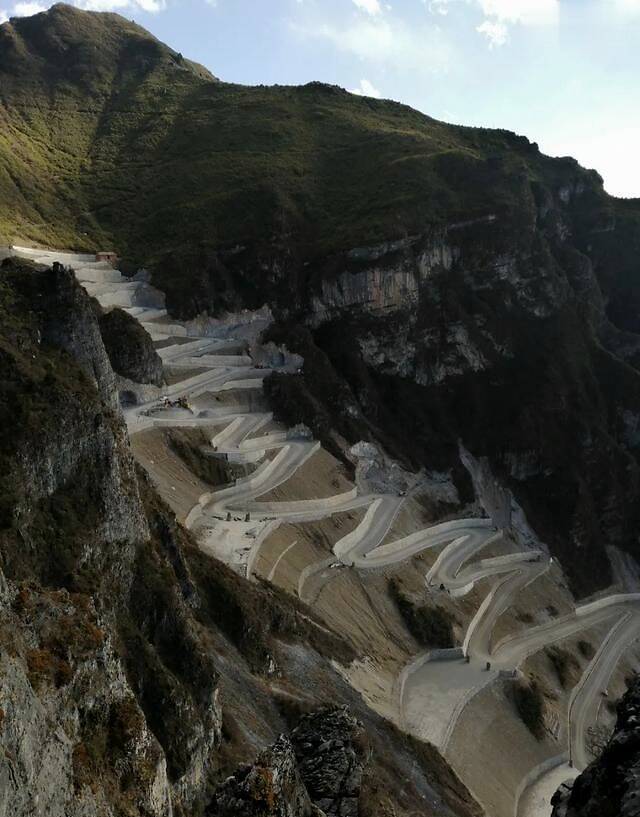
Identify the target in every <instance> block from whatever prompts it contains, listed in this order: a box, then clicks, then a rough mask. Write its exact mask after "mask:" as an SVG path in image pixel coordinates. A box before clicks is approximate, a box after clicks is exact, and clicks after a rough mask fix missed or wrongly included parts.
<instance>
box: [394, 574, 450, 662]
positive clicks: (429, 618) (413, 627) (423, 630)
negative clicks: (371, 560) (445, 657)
mask: <svg viewBox="0 0 640 817" xmlns="http://www.w3.org/2000/svg"><path fill="white" fill-rule="evenodd" d="M389 592H390V594H391V598H392V599H393V600H394V602H395V603H396V606H397V608H398V611H399V613H400V615H401V616H402V618H403V619H404V622H405V624H406V626H407V629H408V630H409V632H410V633H411V635H412V636H413V637H414V638H415V640H416V641H417V642H418V644H420V645H422V646H423V647H434V648H436V649H446V648H449V647H454V646H455V639H454V636H453V617H452V616H451V614H450V613H449V612H448V611H447V610H445V609H444V608H443V607H429V606H428V605H426V604H423V605H420V606H417V605H415V604H414V603H413V602H412V601H411V600H410V599H408V598H407V597H406V596H405V595H404V594H403V592H402V591H401V590H400V587H399V586H398V583H397V582H396V581H395V580H394V579H392V580H391V581H390V582H389Z"/></svg>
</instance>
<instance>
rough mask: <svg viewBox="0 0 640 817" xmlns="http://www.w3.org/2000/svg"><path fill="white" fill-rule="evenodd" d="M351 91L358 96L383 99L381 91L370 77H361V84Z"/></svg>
mask: <svg viewBox="0 0 640 817" xmlns="http://www.w3.org/2000/svg"><path fill="white" fill-rule="evenodd" d="M349 93H350V94H356V95H357V96H372V97H374V99H382V94H381V93H380V91H379V90H378V89H377V88H376V87H375V85H374V84H373V83H372V82H369V80H368V79H361V80H360V86H359V87H358V88H350V89H349Z"/></svg>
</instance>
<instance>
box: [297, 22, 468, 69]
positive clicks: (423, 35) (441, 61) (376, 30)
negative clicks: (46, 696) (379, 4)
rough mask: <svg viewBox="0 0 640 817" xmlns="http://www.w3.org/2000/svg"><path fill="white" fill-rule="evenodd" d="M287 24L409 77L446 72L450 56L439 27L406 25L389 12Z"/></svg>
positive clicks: (300, 35) (304, 34) (298, 31)
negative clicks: (340, 20)
mask: <svg viewBox="0 0 640 817" xmlns="http://www.w3.org/2000/svg"><path fill="white" fill-rule="evenodd" d="M290 25H291V29H292V31H293V32H294V33H295V34H297V35H298V36H299V37H301V38H303V39H316V40H326V41H328V42H330V43H331V44H332V45H333V46H334V47H335V48H337V49H338V50H339V51H342V52H344V53H347V54H351V55H353V56H355V57H357V58H358V59H360V60H362V61H363V62H369V63H373V64H376V65H380V66H384V67H385V68H388V69H391V70H394V71H400V72H405V73H409V74H411V75H412V76H415V75H416V74H425V73H429V74H433V73H443V72H446V71H447V70H448V68H449V66H450V65H451V63H452V59H453V58H452V54H451V47H450V45H449V43H448V42H447V40H446V39H445V37H444V36H443V34H442V32H441V31H440V30H439V29H437V28H435V27H434V26H433V25H424V26H408V25H407V24H406V23H405V22H404V21H403V20H402V19H400V18H399V17H396V16H393V15H385V16H384V17H379V18H376V19H372V18H361V17H359V18H357V19H355V20H352V21H351V22H350V23H346V24H343V25H339V24H334V23H320V22H317V21H314V22H312V23H306V24H298V23H291V24H290Z"/></svg>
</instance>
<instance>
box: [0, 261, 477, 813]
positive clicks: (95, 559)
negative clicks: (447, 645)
mask: <svg viewBox="0 0 640 817" xmlns="http://www.w3.org/2000/svg"><path fill="white" fill-rule="evenodd" d="M0 412H1V415H0V421H1V422H0V429H1V432H0V473H1V474H2V486H1V487H2V490H1V492H0V493H1V497H2V504H1V506H0V511H1V513H0V815H1V817H27V815H43V816H44V815H46V816H47V817H94V816H95V817H98V816H99V817H105V816H106V815H109V816H111V815H112V816H113V817H125V815H126V817H142V815H144V816H145V817H169V815H177V816H178V817H179V815H185V817H186V815H190V817H191V815H194V817H195V815H199V814H203V813H204V812H205V811H209V812H212V813H216V810H218V811H220V810H222V811H223V809H224V803H225V802H228V801H229V797H230V796H231V792H232V791H233V784H231V783H227V784H224V780H225V779H226V778H227V777H228V776H229V775H234V779H235V780H236V781H238V785H240V786H241V785H242V784H241V781H243V780H246V779H247V775H248V774H249V777H250V779H251V780H252V781H256V780H257V781H260V780H262V779H263V775H262V773H261V772H253V773H247V771H246V768H247V767H246V764H248V763H250V764H254V765H253V766H252V767H250V768H254V769H255V768H257V769H258V770H259V769H263V768H264V769H268V768H271V767H270V765H269V764H271V765H272V766H274V765H275V766H278V768H279V767H280V766H279V764H280V765H281V763H282V762H284V763H285V766H287V764H288V766H287V768H288V769H289V772H287V774H289V775H290V776H289V777H286V776H285V778H284V780H283V781H282V780H280V779H278V781H277V782H278V786H279V787H278V786H276V788H274V789H273V792H271V789H269V792H268V798H267V801H268V802H269V803H271V801H272V799H273V798H272V794H273V797H275V796H276V793H277V794H278V797H280V801H279V802H280V803H281V804H282V809H284V810H283V811H281V812H267V813H282V814H288V813H291V814H297V813H299V812H300V808H302V807H304V808H307V807H308V808H309V809H313V810H312V811H311V812H310V813H314V814H317V815H319V814H320V811H319V810H318V809H319V808H322V809H323V810H325V813H326V814H329V815H330V814H333V813H337V812H336V808H338V809H343V805H342V804H345V808H347V807H348V810H347V811H346V812H344V811H342V812H341V813H346V814H351V813H353V810H354V808H355V805H356V803H357V805H358V809H359V810H360V814H362V815H363V816H364V817H369V816H370V817H373V815H374V814H376V815H377V814H380V813H381V811H380V809H381V808H383V809H384V808H387V807H388V809H391V811H390V812H389V813H394V814H397V815H402V816H403V817H404V816H405V815H406V817H408V816H409V815H410V814H414V813H415V812H416V810H417V809H418V808H419V809H420V810H421V813H424V814H427V815H436V814H438V815H443V814H444V815H451V817H477V815H479V813H480V811H479V809H478V807H477V806H476V805H475V803H474V802H473V800H472V798H471V797H470V796H469V794H468V792H467V791H466V790H465V789H464V787H463V786H462V785H461V784H460V782H459V781H458V780H457V778H456V777H455V776H454V775H453V773H452V772H451V770H450V769H449V767H448V766H447V764H446V763H445V762H444V761H443V760H442V758H441V757H440V756H439V755H438V753H437V752H436V751H435V750H434V749H433V748H432V747H429V746H427V745H425V744H420V743H417V742H415V741H410V740H409V739H407V738H406V737H404V736H403V735H401V734H400V733H399V732H397V731H396V730H395V729H394V728H393V727H392V726H391V725H390V724H389V723H388V722H386V721H384V720H383V719H382V718H380V717H379V716H377V715H375V714H374V713H372V712H371V711H370V710H369V709H368V708H367V707H366V706H365V705H364V703H363V702H362V699H361V698H359V696H357V695H356V693H355V692H354V691H353V690H352V689H351V688H350V687H349V686H348V685H347V684H346V682H345V681H343V679H342V677H341V675H340V674H338V673H337V672H336V671H335V670H334V669H333V667H332V664H331V661H337V662H339V663H341V664H343V665H348V664H349V663H350V662H351V661H352V660H353V659H354V658H355V657H356V656H354V654H353V652H352V650H351V649H350V648H348V647H347V646H346V645H345V644H344V643H343V642H342V641H341V640H340V639H339V638H338V637H337V636H334V635H332V634H331V632H330V631H328V630H327V629H326V628H325V627H321V626H319V625H318V623H317V622H316V621H315V618H314V616H313V614H312V613H311V612H310V611H309V610H306V609H304V608H302V606H301V605H300V604H299V603H297V602H295V601H293V600H290V599H289V598H288V597H285V596H284V595H283V594H281V593H280V592H278V591H277V590H276V589H275V588H272V587H268V586H264V587H263V586H262V585H252V584H249V583H248V582H246V581H245V580H243V579H241V578H239V577H238V576H237V575H236V574H234V573H232V572H231V571H230V570H228V569H227V568H225V567H224V566H223V565H221V564H220V563H218V562H217V561H215V560H214V559H211V558H210V557H208V556H206V555H205V554H203V553H202V552H200V551H199V550H198V549H197V547H196V546H195V544H194V542H193V541H192V540H191V538H190V537H189V535H188V534H187V533H186V531H185V530H184V529H183V528H181V527H180V526H179V525H178V524H177V523H176V521H175V518H174V517H173V515H172V514H171V513H170V512H169V511H168V509H167V508H166V507H165V506H164V505H163V503H162V502H161V501H160V499H159V498H158V496H157V495H156V493H155V491H154V489H153V488H152V486H151V485H150V484H149V482H148V480H147V478H146V477H145V476H144V475H143V474H142V473H140V472H138V471H137V470H136V468H135V466H134V463H133V459H132V456H131V452H130V449H129V444H128V439H127V436H126V432H125V428H124V424H123V421H122V417H121V415H120V414H119V410H118V408H117V405H116V400H115V391H114V375H113V371H112V369H111V366H110V363H109V357H108V355H107V352H106V349H105V346H104V343H103V341H102V337H101V334H100V330H99V324H98V319H97V317H96V314H95V312H94V310H93V308H92V304H91V301H90V299H89V297H88V296H87V295H86V294H85V293H84V291H83V290H82V289H81V288H80V286H79V285H78V284H77V283H76V282H75V279H74V278H73V276H72V275H71V274H70V273H69V272H68V271H66V270H65V269H63V268H61V267H56V268H54V269H53V270H46V269H43V268H40V267H35V266H32V265H29V264H24V263H18V262H15V261H11V260H9V261H5V262H4V263H3V265H2V268H1V269H0ZM329 703H332V704H334V705H335V704H336V703H338V704H346V705H348V706H349V707H350V708H351V710H352V712H353V716H351V715H348V714H347V713H346V711H344V710H338V711H337V712H333V714H331V713H329V714H326V713H325V714H323V715H322V716H315V715H310V716H309V717H306V718H304V717H303V718H302V720H300V719H301V717H302V716H303V715H304V714H305V713H308V712H315V711H316V710H323V709H326V707H327V705H328V704H329ZM356 719H357V720H356ZM359 723H361V724H362V725H363V727H362V728H364V729H365V731H366V733H367V736H368V740H369V741H370V750H369V752H368V760H369V762H368V766H367V771H366V772H363V771H362V770H361V766H360V763H361V754H362V751H361V747H360V744H359V738H358V734H359V730H360V728H361V727H360V726H359ZM280 735H288V736H289V737H286V738H282V739H279V736H280ZM272 744H275V748H274V749H273V750H268V747H269V746H271V745H272ZM278 747H280V748H278ZM280 749H282V751H281V750H280ZM264 752H267V754H266V755H265V754H261V753H264ZM269 752H270V754H269ZM256 758H258V759H257V761H256ZM285 761H286V762H285ZM239 765H240V766H241V771H238V767H239ZM243 770H244V771H243ZM409 776H410V777H411V785H410V786H408V787H404V788H402V789H398V787H397V785H396V781H397V780H398V779H400V778H408V777H409ZM280 783H282V785H280ZM220 786H222V788H220ZM245 788H246V786H245ZM216 791H217V792H218V794H216ZM251 791H253V788H252V787H251ZM224 792H227V794H228V795H229V797H228V796H227V795H225V794H224ZM234 796H235V795H234ZM225 798H226V800H225ZM314 802H315V803H316V805H313V804H314ZM299 807H300V808H299ZM251 808H253V807H251ZM251 808H250V810H249V811H248V812H247V813H248V814H256V815H257V814H260V813H265V812H264V811H260V809H258V808H257V807H256V809H253V810H251ZM332 809H333V811H332ZM212 810H213V811H212ZM223 813H224V811H223ZM382 813H384V812H382Z"/></svg>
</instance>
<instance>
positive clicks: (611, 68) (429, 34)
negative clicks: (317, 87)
mask: <svg viewBox="0 0 640 817" xmlns="http://www.w3.org/2000/svg"><path fill="white" fill-rule="evenodd" d="M74 4H75V5H78V6H80V7H82V8H88V9H92V10H98V11H118V12H119V13H121V14H123V15H124V16H126V17H129V18H131V19H134V20H135V21H136V22H138V23H140V24H141V25H143V26H145V28H147V29H149V30H150V31H151V32H152V33H153V34H155V35H156V36H157V37H158V38H160V39H161V40H163V41H164V42H166V43H167V44H168V45H170V46H171V47H173V48H175V49H176V50H177V51H180V52H182V53H183V54H184V55H185V56H186V57H189V58H190V59H194V60H196V61H198V62H201V63H203V64H204V65H206V66H207V68H209V69H210V70H211V71H212V72H213V73H214V74H215V75H216V76H218V77H220V78H221V79H222V80H225V81H228V82H237V83H244V84H250V85H260V84H265V85H266V84H273V83H279V84H301V83H305V82H310V81H311V80H320V81H322V82H328V83H333V84H336V85H340V86H342V87H343V88H346V89H347V90H350V91H352V92H354V93H359V94H366V95H369V96H375V97H382V98H388V99H394V100H398V101H400V102H404V103H406V104H408V105H411V106H413V107H414V108H417V109H418V110H420V111H423V112H424V113H426V114H429V115H430V116H433V117H435V118H436V119H441V120H444V121H447V122H455V123H458V124H464V125H482V126H486V127H500V128H508V129H509V130H513V131H516V132H517V133H521V134H524V135H526V136H528V137H529V138H530V139H531V140H532V141H535V142H538V144H539V145H540V148H541V150H543V151H544V152H545V153H548V154H550V155H552V156H566V155H571V156H575V157H576V158H577V159H578V161H579V162H580V163H581V164H583V165H584V166H585V167H590V168H595V169H596V170H598V172H599V173H600V174H601V175H602V177H603V178H604V182H605V187H606V189H607V190H608V191H609V192H610V193H612V194H613V195H617V196H627V197H630V196H634V197H640V162H639V161H638V160H637V155H638V149H639V148H640V0H388V2H387V0H74ZM48 5H50V4H49V3H47V2H43V0H27V1H26V2H25V1H24V0H23V2H17V3H16V2H15V0H0V21H2V20H4V19H7V18H8V17H10V16H25V15H29V14H34V13H37V12H38V11H41V10H43V9H45V8H46V7H47V6H48Z"/></svg>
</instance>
